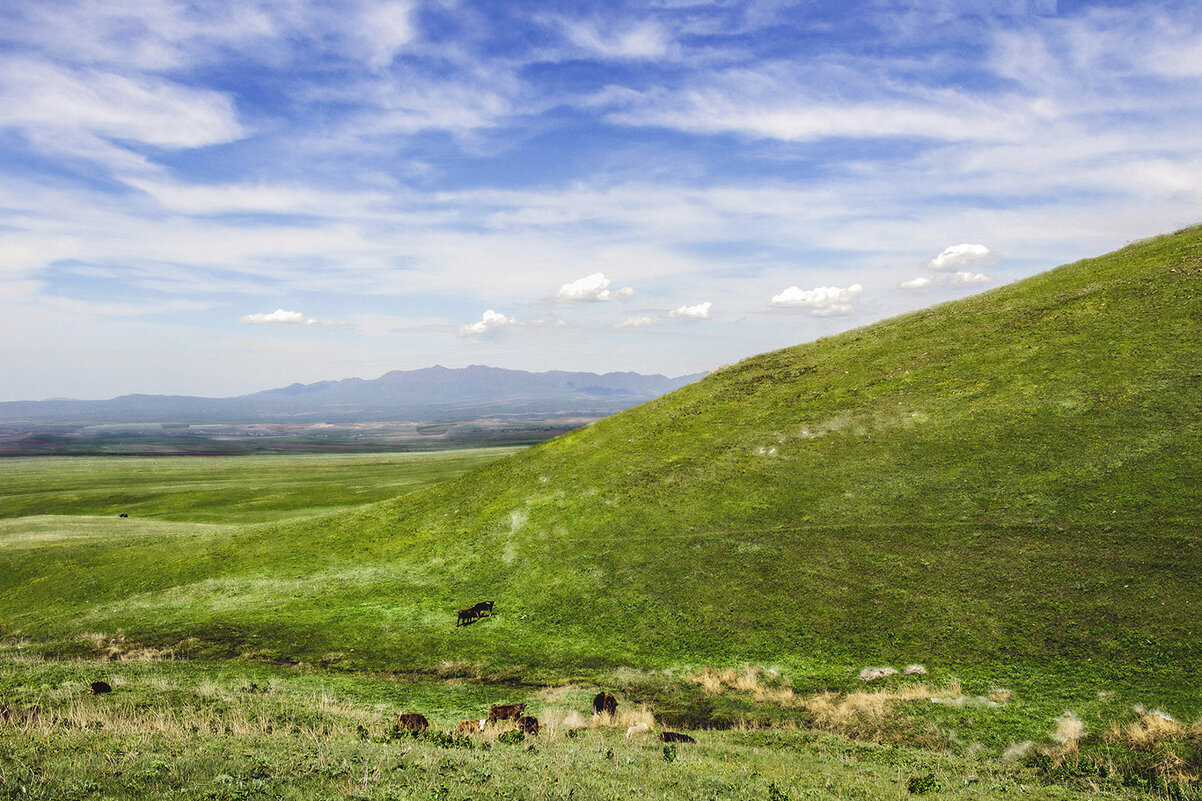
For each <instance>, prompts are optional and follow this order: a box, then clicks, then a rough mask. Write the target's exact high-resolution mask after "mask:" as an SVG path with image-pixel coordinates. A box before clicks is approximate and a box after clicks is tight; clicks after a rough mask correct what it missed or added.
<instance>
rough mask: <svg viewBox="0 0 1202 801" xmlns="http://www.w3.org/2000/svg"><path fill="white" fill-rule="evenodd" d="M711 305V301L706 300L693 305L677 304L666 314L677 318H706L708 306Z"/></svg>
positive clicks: (708, 311) (708, 312) (708, 314)
mask: <svg viewBox="0 0 1202 801" xmlns="http://www.w3.org/2000/svg"><path fill="white" fill-rule="evenodd" d="M713 305H714V304H713V303H711V302H710V301H708V300H707V301H705V302H704V303H698V304H696V305H694V306H677V307H676V308H675V309H673V310H672V311H670V312H668V316H669V317H673V318H675V319H677V320H708V319H709V316H710V307H711V306H713Z"/></svg>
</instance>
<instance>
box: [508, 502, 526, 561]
mask: <svg viewBox="0 0 1202 801" xmlns="http://www.w3.org/2000/svg"><path fill="white" fill-rule="evenodd" d="M529 519H530V515H529V514H528V513H527V512H526V510H525V509H515V510H514V511H512V512H510V513H509V534H508V535H507V536H506V537H505V550H503V551H502V552H501V561H502V562H504V563H505V564H507V565H512V564H513V560H515V559H517V558H518V549H517V545H516V544H514V541H513V537H514V535H515V534H517V533H518V532H519V531H521V530H522V527H523V526H525V525H526V521H527V520H529Z"/></svg>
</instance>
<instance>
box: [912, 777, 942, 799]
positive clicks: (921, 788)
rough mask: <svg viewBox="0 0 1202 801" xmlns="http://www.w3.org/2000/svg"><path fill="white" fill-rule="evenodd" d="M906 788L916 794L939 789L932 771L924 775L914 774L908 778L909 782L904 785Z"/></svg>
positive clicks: (933, 791)
mask: <svg viewBox="0 0 1202 801" xmlns="http://www.w3.org/2000/svg"><path fill="white" fill-rule="evenodd" d="M906 789H907V790H909V791H910V792H911V793H915V794H918V795H921V794H923V793H935V792H938V791H939V781H938V780H937V779H936V778H935V774H933V773H928V774H927V775H926V776H915V777H914V778H912V779H910V782H909V784H907V785H906Z"/></svg>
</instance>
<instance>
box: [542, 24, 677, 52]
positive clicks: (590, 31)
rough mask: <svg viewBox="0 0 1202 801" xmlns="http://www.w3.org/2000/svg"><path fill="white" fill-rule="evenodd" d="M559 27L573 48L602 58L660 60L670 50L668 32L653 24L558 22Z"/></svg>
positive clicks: (670, 44)
mask: <svg viewBox="0 0 1202 801" xmlns="http://www.w3.org/2000/svg"><path fill="white" fill-rule="evenodd" d="M559 26H560V28H561V29H562V30H563V32H564V35H565V36H566V37H567V38H568V40H569V41H570V42H571V43H572V44H574V45H576V46H577V47H579V48H581V49H583V50H586V51H588V52H589V53H592V54H594V55H597V56H601V57H603V58H614V59H639V58H647V59H650V58H659V57H662V56H665V55H667V54H668V52H669V50H670V49H671V47H672V40H671V37H670V36H669V35H668V32H667V31H665V30H664V28H663V27H662V26H661V25H659V24H658V23H657V22H655V21H653V20H644V21H642V22H636V23H633V24H626V25H605V24H602V23H599V22H585V21H580V20H559Z"/></svg>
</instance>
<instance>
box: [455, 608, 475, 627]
mask: <svg viewBox="0 0 1202 801" xmlns="http://www.w3.org/2000/svg"><path fill="white" fill-rule="evenodd" d="M479 617H480V616H479V615H478V614H476V612H475V611H474V610H472V609H460V610H459V620H457V621H456V622H455V628H459V627H460V626H470V625H471V624H473V623H475V622H476V620H477V619H478V618H479Z"/></svg>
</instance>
